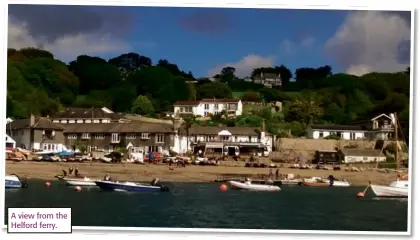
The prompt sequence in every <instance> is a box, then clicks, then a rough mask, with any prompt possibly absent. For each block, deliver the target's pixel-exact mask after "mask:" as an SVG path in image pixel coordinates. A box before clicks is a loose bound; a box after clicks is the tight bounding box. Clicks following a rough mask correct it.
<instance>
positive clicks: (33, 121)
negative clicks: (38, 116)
mask: <svg viewBox="0 0 420 240" xmlns="http://www.w3.org/2000/svg"><path fill="white" fill-rule="evenodd" d="M29 125H30V126H31V127H32V126H33V125H35V116H34V115H33V114H32V113H31V118H30V122H29Z"/></svg>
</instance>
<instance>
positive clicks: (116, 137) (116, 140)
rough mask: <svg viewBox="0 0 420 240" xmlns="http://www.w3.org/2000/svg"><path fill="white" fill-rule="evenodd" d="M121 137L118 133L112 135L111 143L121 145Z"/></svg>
mask: <svg viewBox="0 0 420 240" xmlns="http://www.w3.org/2000/svg"><path fill="white" fill-rule="evenodd" d="M120 140H121V139H120V135H119V134H118V133H113V134H112V135H111V142H113V143H119V142H120Z"/></svg>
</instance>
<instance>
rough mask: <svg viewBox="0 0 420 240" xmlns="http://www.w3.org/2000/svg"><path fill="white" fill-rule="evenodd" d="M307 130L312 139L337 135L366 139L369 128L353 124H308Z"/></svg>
mask: <svg viewBox="0 0 420 240" xmlns="http://www.w3.org/2000/svg"><path fill="white" fill-rule="evenodd" d="M306 132H307V138H311V139H322V138H325V137H328V136H330V135H335V136H338V137H340V138H341V139H346V140H356V139H364V138H365V136H366V133H367V132H368V130H367V129H365V128H363V127H362V126H351V125H308V127H307V128H306Z"/></svg>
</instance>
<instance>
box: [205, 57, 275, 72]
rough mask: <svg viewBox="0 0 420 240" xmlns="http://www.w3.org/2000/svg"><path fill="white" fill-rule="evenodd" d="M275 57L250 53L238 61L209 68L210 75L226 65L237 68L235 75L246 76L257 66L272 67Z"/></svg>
mask: <svg viewBox="0 0 420 240" xmlns="http://www.w3.org/2000/svg"><path fill="white" fill-rule="evenodd" d="M273 61H274V58H273V57H263V56H258V55H248V56H246V57H244V58H242V59H240V60H239V61H237V62H234V63H225V64H221V65H218V66H216V67H214V68H212V69H211V70H209V72H208V75H209V77H213V76H214V75H216V74H218V73H220V71H221V70H222V69H223V68H224V67H228V66H230V67H234V68H235V69H236V72H235V75H236V76H238V77H246V76H249V75H250V74H251V72H252V70H254V69H255V68H260V67H272V66H273Z"/></svg>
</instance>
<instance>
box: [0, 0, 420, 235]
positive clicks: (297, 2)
mask: <svg viewBox="0 0 420 240" xmlns="http://www.w3.org/2000/svg"><path fill="white" fill-rule="evenodd" d="M225 2H226V1H222V0H213V1H211V2H210V1H205V0H201V1H199V0H195V1H186V0H184V1H182V0H172V1H153V0H149V1H147V0H137V1H134V0H121V1H106V0H105V1H104V0H102V1H101V0H97V1H95V0H84V1H82V0H73V1H68V0H60V1H58V2H57V1H53V0H41V1H39V0H35V1H22V0H7V1H5V2H2V3H1V4H2V10H3V11H2V24H1V29H0V31H1V32H2V33H5V34H4V36H3V37H4V38H3V44H2V46H3V57H2V58H0V61H1V64H0V72H1V74H2V79H3V81H2V84H3V85H2V87H0V96H3V97H2V98H1V100H0V104H1V105H0V106H1V107H0V109H2V111H1V112H0V117H1V119H0V123H1V126H0V130H1V131H3V132H5V130H6V129H5V124H6V122H5V120H6V96H7V88H6V82H7V78H6V74H7V65H6V63H7V39H8V38H7V34H6V33H7V28H8V25H7V21H8V8H7V4H8V3H11V4H55V5H57V4H59V5H109V6H111V5H125V6H174V7H175V6H178V7H229V8H236V7H237V8H286V9H288V8H289V9H290V8H293V9H331V10H333V9H337V10H338V9H340V10H343V9H347V10H392V11H398V10H405V11H407V10H408V11H411V12H412V17H411V34H412V37H411V62H410V69H411V72H412V74H411V78H410V80H411V82H410V131H409V134H410V135H409V136H410V144H409V156H410V157H409V166H410V168H409V180H410V183H411V184H410V187H411V188H410V190H409V192H410V194H409V199H408V201H409V204H408V221H407V222H408V229H407V233H404V232H398V233H396V232H376V231H374V232H365V231H312V230H311V231H310V230H248V229H183V228H131V227H130V228H127V227H123V228H121V227H73V229H74V230H76V231H74V232H73V234H75V233H77V232H80V233H81V234H83V233H92V234H94V233H98V232H101V233H106V234H107V236H109V237H112V236H114V237H115V235H120V234H124V235H125V234H129V235H131V236H133V237H138V236H143V235H150V234H151V235H155V236H154V237H156V235H159V237H163V236H164V234H166V235H168V234H171V235H172V234H175V232H177V233H176V234H175V235H178V236H171V237H181V236H179V234H178V233H185V234H187V235H185V236H189V235H190V234H191V233H200V232H201V233H224V237H241V238H248V239H251V238H253V235H256V234H258V235H256V236H254V237H257V236H260V237H261V236H264V237H268V238H270V237H275V238H279V237H284V238H286V237H287V238H291V239H295V237H296V239H297V238H299V239H309V238H310V239H321V238H322V239H324V238H326V237H330V236H334V235H335V236H337V235H339V237H340V238H341V237H344V236H343V235H349V234H351V235H353V236H349V237H351V239H356V238H357V239H364V238H367V236H371V235H379V236H381V239H384V238H385V239H386V237H385V236H387V235H393V236H396V235H410V233H413V232H412V230H414V229H415V228H414V227H413V226H412V224H414V223H415V222H414V220H413V219H412V217H414V216H415V215H416V214H415V213H414V212H412V211H415V207H414V205H413V201H412V199H414V196H415V192H417V191H414V190H413V188H414V187H416V186H415V185H414V184H413V183H414V178H415V176H414V172H416V173H417V174H418V173H419V168H418V167H417V166H416V164H415V163H414V161H413V159H416V158H415V157H416V156H417V155H416V151H415V150H414V148H413V144H415V142H416V141H415V140H416V139H417V137H419V134H418V133H417V131H416V129H415V124H414V120H415V119H417V116H416V117H415V116H414V115H417V113H418V111H419V110H418V107H417V108H415V105H414V96H416V95H417V94H418V91H417V90H418V89H417V84H416V83H415V82H414V77H413V76H414V75H416V79H419V77H418V71H417V67H418V66H419V64H418V60H417V61H415V56H418V47H417V49H416V48H415V40H417V39H419V38H418V31H416V30H417V28H418V25H416V24H415V21H416V22H418V21H417V19H418V17H417V16H415V14H414V11H413V8H414V7H415V4H417V5H418V3H417V2H416V1H380V2H379V1H378V2H377V3H376V1H369V0H364V1H361V0H353V1H345V0H341V1H335V0H294V1H293V0H283V1H281V2H282V3H277V2H280V1H275V0H272V1H268V0H264V1H250V0H248V1H246V0H242V1H239V0H232V1H229V3H225ZM415 34H416V37H414V36H415ZM417 41H418V40H417ZM414 51H416V53H417V54H416V55H414ZM414 65H416V66H417V67H415V66H414ZM415 91H417V94H414V93H415ZM4 141H5V138H4V137H3V138H0V145H3V146H5V142H4ZM4 149H5V148H4V147H3V148H0V154H2V156H4V155H5V152H4V151H5V150H4ZM0 164H1V165H0V178H1V179H0V182H1V185H0V186H1V187H2V189H4V183H5V182H4V176H5V165H6V164H5V161H3V160H2V161H0ZM414 168H415V169H414ZM413 169H414V170H413ZM0 203H1V207H0V208H1V209H0V215H1V216H4V214H5V192H4V191H0ZM378 214H380V213H378ZM418 214H419V213H418ZM2 226H3V229H2V230H3V231H2V235H3V233H4V230H5V226H4V218H3V224H2ZM81 230H83V231H81ZM92 231H95V232H92ZM114 231H115V232H114ZM142 231H144V232H142ZM122 232H124V233H122ZM161 232H164V233H163V234H162V233H161ZM228 233H243V234H241V235H240V236H238V235H235V236H228V235H226V234H228ZM244 233H246V234H244ZM251 233H253V234H251ZM290 233H293V234H304V235H303V236H300V237H298V236H295V235H290ZM98 234H99V233H98ZM262 234H266V235H262ZM274 234H276V235H274ZM277 234H286V235H282V236H279V235H277ZM309 234H312V235H309ZM321 234H322V235H321ZM326 234H328V235H330V234H333V235H330V236H328V235H326ZM89 235H90V234H89ZM181 235H182V234H181ZM229 235H230V234H229ZM19 236H20V235H17V234H16V235H15V234H13V237H17V238H20V237H19ZM36 236H42V237H43V238H44V236H45V237H47V236H48V237H54V235H52V236H51V235H43V234H37V235H36ZM120 236H121V235H120ZM185 236H184V237H183V238H185ZM195 236H197V237H198V235H195ZM205 236H206V237H208V238H209V239H215V237H216V236H212V235H209V234H206V235H205ZM7 237H12V235H10V236H9V235H8V236H7ZM48 237H47V238H48ZM69 237H71V236H69ZM101 237H102V235H101ZM124 237H128V236H124ZM150 237H152V236H150ZM301 237H303V238H301ZM64 238H66V237H64ZM348 239H350V238H348Z"/></svg>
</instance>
